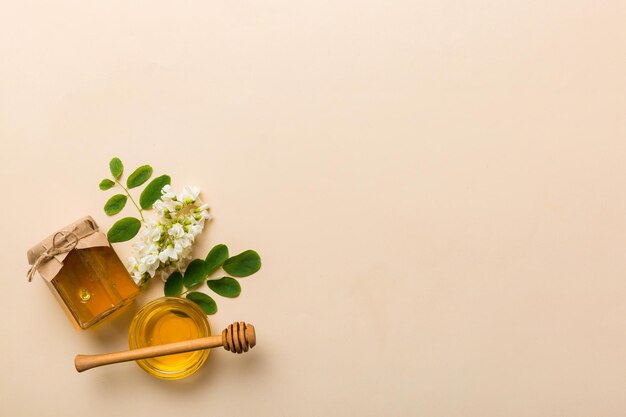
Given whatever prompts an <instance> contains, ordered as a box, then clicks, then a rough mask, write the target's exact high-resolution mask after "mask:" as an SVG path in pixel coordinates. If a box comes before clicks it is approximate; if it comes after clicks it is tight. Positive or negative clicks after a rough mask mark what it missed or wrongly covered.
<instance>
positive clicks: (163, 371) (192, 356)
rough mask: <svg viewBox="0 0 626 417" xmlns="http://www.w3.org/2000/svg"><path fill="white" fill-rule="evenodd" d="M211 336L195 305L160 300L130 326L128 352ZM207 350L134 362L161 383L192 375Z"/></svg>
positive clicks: (202, 361) (139, 314) (183, 300)
mask: <svg viewBox="0 0 626 417" xmlns="http://www.w3.org/2000/svg"><path fill="white" fill-rule="evenodd" d="M210 335H211V329H210V327H209V321H208V319H207V317H206V313H205V312H204V311H202V309H201V308H200V307H198V306H197V305H196V304H195V303H193V302H191V301H189V300H187V299H184V298H178V297H162V298H158V299H156V300H153V301H151V302H149V303H148V304H146V305H145V306H143V307H142V308H141V310H139V311H138V312H137V314H136V315H135V317H134V318H133V321H132V323H131V325H130V331H129V333H128V344H129V347H130V348H131V349H137V348H142V347H147V346H155V345H163V344H167V343H174V342H182V341H185V340H190V339H197V338H200V337H208V336H210ZM209 352H210V350H208V349H207V350H198V351H194V352H185V353H177V354H174V355H167V356H159V357H156V358H149V359H142V360H138V361H137V365H139V366H140V367H141V368H142V369H143V370H145V371H146V372H148V373H149V374H150V375H153V376H155V377H157V378H161V379H180V378H184V377H186V376H189V375H191V374H193V373H194V372H196V371H197V370H198V369H199V368H200V367H201V366H202V364H204V362H205V361H206V359H207V358H208V356H209Z"/></svg>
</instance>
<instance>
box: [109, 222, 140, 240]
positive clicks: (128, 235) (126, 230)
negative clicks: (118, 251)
mask: <svg viewBox="0 0 626 417" xmlns="http://www.w3.org/2000/svg"><path fill="white" fill-rule="evenodd" d="M140 228H141V222H140V221H139V219H136V218H134V217H124V218H123V219H121V220H118V221H117V222H115V223H114V224H113V226H111V228H110V229H109V232H108V233H107V237H108V238H109V242H111V243H119V242H126V241H127V240H131V239H132V238H134V237H135V235H136V234H137V232H139V229H140Z"/></svg>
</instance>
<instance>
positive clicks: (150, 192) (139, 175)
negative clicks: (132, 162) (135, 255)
mask: <svg viewBox="0 0 626 417" xmlns="http://www.w3.org/2000/svg"><path fill="white" fill-rule="evenodd" d="M109 169H110V171H111V175H112V176H113V179H110V178H105V179H103V180H102V181H100V185H99V187H100V189H101V190H103V191H106V190H110V189H111V188H113V187H115V186H116V185H117V186H119V187H121V188H122V189H123V190H124V193H125V194H115V195H114V196H113V197H111V198H109V199H108V200H107V202H106V203H105V204H104V212H105V213H106V214H107V215H108V216H113V215H116V214H118V213H119V212H121V211H122V210H123V209H124V207H125V206H126V203H127V202H128V200H130V201H131V202H132V203H133V205H134V206H135V208H136V209H137V211H138V212H139V217H141V220H139V219H138V218H136V217H124V218H123V219H121V220H118V221H117V222H115V223H114V224H113V226H111V228H110V229H109V232H108V233H107V237H108V238H109V241H111V242H112V243H118V242H126V241H128V240H130V239H132V238H133V237H135V236H136V235H137V233H138V232H139V229H140V228H141V221H144V220H145V219H144V217H143V212H144V210H150V209H151V208H152V205H153V204H154V202H155V201H157V200H158V199H159V198H160V197H161V189H162V188H163V186H164V185H166V184H170V182H171V178H170V177H169V176H168V175H161V176H160V177H156V178H154V179H153V180H152V181H151V182H150V183H149V184H148V185H147V186H146V188H144V190H143V191H142V192H141V195H140V196H139V204H137V202H136V201H135V199H134V198H133V197H132V195H131V194H130V191H129V190H131V189H133V188H137V187H139V186H141V185H143V184H144V183H145V182H146V181H148V180H149V179H150V177H151V176H152V173H153V169H152V167H151V166H150V165H142V166H140V167H139V168H137V169H136V170H134V171H133V172H132V173H131V174H130V175H129V176H128V178H127V179H126V186H124V185H123V184H122V183H121V182H120V180H121V178H122V174H123V173H124V164H123V163H122V161H121V160H120V158H113V159H111V161H110V162H109Z"/></svg>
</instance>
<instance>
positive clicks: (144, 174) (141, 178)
mask: <svg viewBox="0 0 626 417" xmlns="http://www.w3.org/2000/svg"><path fill="white" fill-rule="evenodd" d="M151 176H152V167H151V166H150V165H142V166H140V167H139V168H137V169H136V170H135V171H133V173H132V174H130V175H129V176H128V179H127V180H126V185H127V186H128V188H135V187H139V186H140V185H141V184H143V183H144V182H146V181H148V179H150V177H151Z"/></svg>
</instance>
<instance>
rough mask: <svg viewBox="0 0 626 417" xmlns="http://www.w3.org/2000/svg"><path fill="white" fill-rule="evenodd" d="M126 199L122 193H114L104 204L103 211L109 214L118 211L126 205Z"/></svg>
mask: <svg viewBox="0 0 626 417" xmlns="http://www.w3.org/2000/svg"><path fill="white" fill-rule="evenodd" d="M126 200H128V197H126V196H125V195H124V194H115V195H114V196H113V197H111V198H109V201H107V202H106V204H105V205H104V212H105V213H106V214H107V215H109V216H112V215H114V214H117V213H119V212H120V211H122V209H123V208H124V206H125V205H126Z"/></svg>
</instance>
